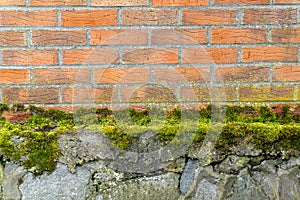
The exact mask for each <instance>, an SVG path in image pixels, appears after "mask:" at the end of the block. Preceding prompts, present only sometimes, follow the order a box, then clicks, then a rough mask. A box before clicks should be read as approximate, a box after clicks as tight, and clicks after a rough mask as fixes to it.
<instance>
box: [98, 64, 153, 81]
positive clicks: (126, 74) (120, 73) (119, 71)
mask: <svg viewBox="0 0 300 200" xmlns="http://www.w3.org/2000/svg"><path fill="white" fill-rule="evenodd" d="M94 81H95V83H100V84H133V83H149V81H150V70H149V69H148V68H97V69H95V71H94Z"/></svg>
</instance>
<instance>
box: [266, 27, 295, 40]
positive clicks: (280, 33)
mask: <svg viewBox="0 0 300 200" xmlns="http://www.w3.org/2000/svg"><path fill="white" fill-rule="evenodd" d="M271 40H272V42H274V43H300V28H274V29H272V32H271Z"/></svg>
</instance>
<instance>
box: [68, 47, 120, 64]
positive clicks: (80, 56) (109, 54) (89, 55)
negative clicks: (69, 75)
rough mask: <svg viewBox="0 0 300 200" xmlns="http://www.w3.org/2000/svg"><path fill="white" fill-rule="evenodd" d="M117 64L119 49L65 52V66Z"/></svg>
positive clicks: (72, 50)
mask: <svg viewBox="0 0 300 200" xmlns="http://www.w3.org/2000/svg"><path fill="white" fill-rule="evenodd" d="M117 62H118V50H117V49H110V48H102V49H71V50H64V51H63V63H64V64H111V63H117Z"/></svg>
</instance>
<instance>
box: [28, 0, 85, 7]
mask: <svg viewBox="0 0 300 200" xmlns="http://www.w3.org/2000/svg"><path fill="white" fill-rule="evenodd" d="M85 5H87V0H30V6H85Z"/></svg>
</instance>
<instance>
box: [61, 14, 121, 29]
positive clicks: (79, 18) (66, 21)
mask: <svg viewBox="0 0 300 200" xmlns="http://www.w3.org/2000/svg"><path fill="white" fill-rule="evenodd" d="M61 17H62V25H63V26H115V25H117V21H118V11H117V10H72V11H69V10H68V11H62V14H61Z"/></svg>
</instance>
